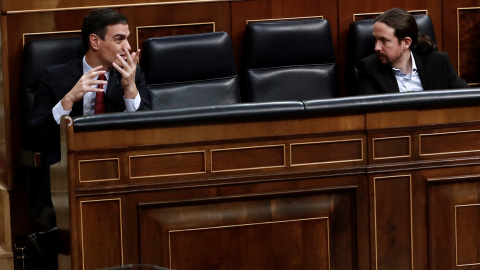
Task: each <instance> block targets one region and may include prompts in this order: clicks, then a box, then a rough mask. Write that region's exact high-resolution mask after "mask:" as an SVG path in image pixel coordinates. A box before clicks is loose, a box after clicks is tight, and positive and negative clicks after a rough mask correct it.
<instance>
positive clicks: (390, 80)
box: [379, 64, 400, 93]
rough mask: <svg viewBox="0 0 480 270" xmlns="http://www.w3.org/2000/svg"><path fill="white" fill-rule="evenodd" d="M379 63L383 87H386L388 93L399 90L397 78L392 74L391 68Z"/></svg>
mask: <svg viewBox="0 0 480 270" xmlns="http://www.w3.org/2000/svg"><path fill="white" fill-rule="evenodd" d="M379 65H380V69H381V71H382V72H381V74H382V76H383V80H384V81H385V88H384V89H387V92H388V93H396V92H399V91H400V89H399V88H398V83H397V79H396V78H395V75H394V74H393V70H392V68H391V67H390V66H387V65H382V64H379Z"/></svg>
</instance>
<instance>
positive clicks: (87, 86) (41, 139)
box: [26, 9, 151, 269]
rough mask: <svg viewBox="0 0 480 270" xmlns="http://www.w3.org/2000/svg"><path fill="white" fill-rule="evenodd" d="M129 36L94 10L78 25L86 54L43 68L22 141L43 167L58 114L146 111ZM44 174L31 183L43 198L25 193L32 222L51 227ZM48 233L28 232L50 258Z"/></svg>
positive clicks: (53, 145)
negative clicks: (34, 216)
mask: <svg viewBox="0 0 480 270" xmlns="http://www.w3.org/2000/svg"><path fill="white" fill-rule="evenodd" d="M129 35H130V31H129V28H128V24H127V18H126V17H125V16H124V15H123V14H121V13H119V12H117V11H114V10H111V9H95V10H93V11H91V12H90V13H89V14H88V15H86V17H85V18H84V21H83V26H82V40H83V45H84V49H85V52H86V53H85V56H84V57H83V59H76V60H73V61H71V62H69V63H67V64H62V65H57V66H52V67H48V68H47V69H46V70H45V72H44V74H43V75H42V77H41V79H40V82H39V86H38V89H37V93H36V95H35V101H34V105H33V108H32V111H31V114H30V117H29V119H28V122H27V125H26V134H32V136H30V137H29V138H28V143H29V145H31V147H32V148H34V149H32V150H34V151H37V152H40V153H41V155H42V160H45V161H47V162H46V163H48V164H46V165H47V166H50V165H51V164H53V163H56V162H58V161H59V160H60V128H59V124H60V119H61V117H62V115H70V116H81V115H92V114H96V113H103V112H107V113H108V112H124V111H125V112H133V111H137V110H149V109H150V108H151V106H150V96H149V93H148V90H147V86H146V82H145V76H144V74H143V72H142V71H141V69H140V67H139V66H138V65H137V63H138V61H139V56H140V50H137V51H136V52H133V53H130V50H131V47H130V44H129V42H128V37H129ZM45 171H46V172H47V173H46V174H47V175H45V177H44V178H43V179H33V180H34V181H42V183H41V185H42V186H43V187H45V188H41V189H42V190H43V191H44V192H45V193H46V191H48V193H49V194H47V195H46V194H40V192H38V190H29V193H30V195H29V197H30V198H33V202H31V204H32V205H36V206H37V209H38V205H41V206H42V210H41V213H36V214H37V215H39V217H37V218H39V219H40V220H41V222H43V223H44V225H45V226H47V227H55V226H56V224H55V213H54V211H53V207H52V204H51V199H50V176H49V175H48V169H47V170H45ZM47 185H48V187H47ZM36 186H38V184H37V185H36ZM36 193H38V194H36ZM48 209H51V210H50V211H48ZM37 212H38V211H37ZM45 213H46V214H45ZM54 234H56V230H55V228H54V229H53V230H49V231H48V233H37V234H31V235H29V238H30V240H31V241H32V243H33V244H34V245H35V247H36V248H37V249H39V250H40V252H42V253H44V254H47V253H49V254H51V251H49V250H45V249H46V248H48V249H50V248H51V246H52V245H55V244H56V243H52V242H53V241H51V240H50V236H49V235H54ZM47 236H48V238H47ZM44 239H46V240H44ZM55 259H56V258H55ZM45 269H46V268H45Z"/></svg>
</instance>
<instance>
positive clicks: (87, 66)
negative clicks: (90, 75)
mask: <svg viewBox="0 0 480 270" xmlns="http://www.w3.org/2000/svg"><path fill="white" fill-rule="evenodd" d="M85 58H86V56H83V60H82V62H83V74H85V73H87V72H89V71H90V70H91V69H92V67H91V66H89V65H88V64H87V61H86V60H85ZM105 77H106V78H107V81H108V79H109V78H110V71H108V72H107V73H105Z"/></svg>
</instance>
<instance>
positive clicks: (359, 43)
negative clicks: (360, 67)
mask: <svg viewBox="0 0 480 270" xmlns="http://www.w3.org/2000/svg"><path fill="white" fill-rule="evenodd" d="M413 17H414V18H415V20H416V21H417V25H418V32H420V33H422V34H425V35H428V36H430V38H431V39H432V41H433V42H435V43H436V39H435V32H434V30H433V23H432V19H430V17H429V16H428V15H425V14H417V15H413ZM374 23H375V20H374V19H368V20H360V21H354V22H352V23H350V27H349V30H348V55H347V65H348V67H347V68H348V70H347V82H348V83H347V95H356V94H357V64H358V62H359V61H360V60H361V59H362V58H364V57H367V56H369V55H371V54H373V53H375V39H374V38H373V36H372V32H373V24H374Z"/></svg>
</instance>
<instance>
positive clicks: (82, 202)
mask: <svg viewBox="0 0 480 270" xmlns="http://www.w3.org/2000/svg"><path fill="white" fill-rule="evenodd" d="M108 201H118V207H119V210H120V211H119V220H118V222H119V224H120V251H121V257H122V265H124V262H125V258H124V254H123V253H124V250H123V225H122V224H123V222H122V219H123V218H122V199H121V198H113V199H101V200H86V201H80V242H81V252H82V266H83V270H85V248H84V241H83V207H82V205H83V204H86V203H97V202H108Z"/></svg>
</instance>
